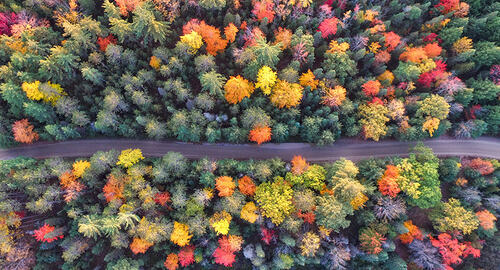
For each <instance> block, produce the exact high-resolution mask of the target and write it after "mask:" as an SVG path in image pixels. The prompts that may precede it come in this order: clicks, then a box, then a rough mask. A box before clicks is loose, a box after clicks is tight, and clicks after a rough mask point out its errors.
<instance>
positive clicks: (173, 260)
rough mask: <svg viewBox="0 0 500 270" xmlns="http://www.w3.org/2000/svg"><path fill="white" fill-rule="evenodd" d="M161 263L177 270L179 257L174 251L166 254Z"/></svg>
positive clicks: (169, 269) (170, 269) (171, 269)
mask: <svg viewBox="0 0 500 270" xmlns="http://www.w3.org/2000/svg"><path fill="white" fill-rule="evenodd" d="M163 265H164V266H165V267H166V268H167V269H168V270H177V268H179V257H178V256H177V254H175V253H170V254H168V256H167V258H166V259H165V262H164V263H163Z"/></svg>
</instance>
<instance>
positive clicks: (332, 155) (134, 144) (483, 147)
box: [0, 137, 500, 162]
mask: <svg viewBox="0 0 500 270" xmlns="http://www.w3.org/2000/svg"><path fill="white" fill-rule="evenodd" d="M424 144H425V145H427V146H429V147H431V148H432V149H433V150H434V153H435V154H436V155H438V156H441V157H444V156H478V157H484V158H495V159H500V139H499V138H491V137H480V138H477V139H475V140H455V139H448V138H445V139H433V140H427V141H424ZM413 145H415V142H399V141H393V140H390V141H389V140H388V141H380V142H370V141H362V140H356V139H341V140H338V141H337V142H335V144H333V145H331V146H325V147H318V146H314V145H311V144H305V143H281V144H263V145H260V146H259V145H255V144H226V143H217V144H209V143H203V144H194V143H182V142H176V141H148V140H126V139H87V140H72V141H64V142H39V143H35V144H31V145H24V146H19V147H14V148H9V149H0V160H5V159H12V158H15V157H18V156H25V157H33V158H49V157H87V156H91V155H92V154H93V153H95V152H97V151H107V150H111V149H117V150H123V149H127V148H140V149H142V152H143V154H144V155H145V156H149V157H159V156H163V155H165V154H166V153H167V152H169V151H174V152H180V153H182V154H183V155H184V156H185V157H187V158H190V159H198V158H203V157H209V158H211V159H223V158H234V159H267V158H274V157H279V158H281V159H283V160H290V159H292V157H293V156H294V155H302V156H303V157H304V158H306V159H307V160H308V161H317V162H321V161H333V160H337V159H339V158H342V157H343V158H347V159H350V160H353V161H358V160H362V159H367V158H370V157H386V156H407V155H408V149H409V148H410V147H411V146H413Z"/></svg>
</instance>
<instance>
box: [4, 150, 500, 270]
mask: <svg viewBox="0 0 500 270" xmlns="http://www.w3.org/2000/svg"><path fill="white" fill-rule="evenodd" d="M499 180H500V162H499V161H498V160H491V159H480V158H476V159H472V158H462V159H458V158H447V159H438V158H436V157H435V156H434V154H433V153H432V151H431V150H430V149H428V148H426V147H424V146H422V145H418V146H416V147H415V148H414V149H413V150H412V154H411V155H410V156H409V157H408V158H399V157H391V158H385V159H369V160H364V161H361V162H359V163H357V164H356V163H354V162H352V161H350V160H346V159H340V160H338V161H335V162H332V163H323V164H321V165H320V164H313V163H310V162H308V161H307V160H306V159H304V158H303V157H301V156H295V157H294V158H293V160H291V162H290V163H288V162H284V161H282V160H279V159H269V160H261V161H254V160H247V161H236V160H231V159H228V160H218V161H214V160H210V159H207V158H204V159H201V160H196V161H190V160H187V159H186V158H185V157H183V156H182V155H180V154H178V153H173V152H170V153H168V154H166V155H165V156H164V157H162V158H144V157H143V156H142V153H141V151H140V150H139V149H128V150H124V151H121V152H119V151H115V150H112V151H109V152H97V153H95V154H94V155H93V156H92V157H90V158H86V159H77V160H73V161H72V160H68V159H62V158H52V159H45V160H34V159H30V158H17V159H13V160H7V161H0V198H1V200H0V201H1V203H0V267H1V268H2V269H56V268H60V269H92V268H95V267H100V268H103V269H104V268H106V269H165V268H166V269H183V268H186V269H220V267H222V266H225V267H233V268H235V269H295V268H303V267H308V268H310V267H317V268H318V269H324V268H326V269H391V270H392V269H407V268H408V269H417V268H415V267H419V268H418V269H457V267H464V268H470V269H472V268H474V269H476V268H484V269H491V267H492V266H494V265H498V264H499V263H500V258H499V257H498V252H497V251H498V237H499V235H498V231H497V224H496V221H497V219H498V217H499V213H500V207H499V205H500V204H499V200H500V197H499V196H500V192H499V190H498V182H499ZM440 184H441V187H442V189H440ZM442 196H443V197H445V198H443V199H441V197H442ZM401 254H402V255H401ZM405 254H406V255H405ZM400 255H401V257H400Z"/></svg>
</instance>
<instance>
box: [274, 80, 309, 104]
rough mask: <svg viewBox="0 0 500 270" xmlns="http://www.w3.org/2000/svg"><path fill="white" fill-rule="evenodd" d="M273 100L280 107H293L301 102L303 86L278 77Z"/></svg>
mask: <svg viewBox="0 0 500 270" xmlns="http://www.w3.org/2000/svg"><path fill="white" fill-rule="evenodd" d="M270 99H271V102H272V103H273V104H274V105H275V106H276V107H278V108H283V107H287V108H291V107H295V106H297V105H299V104H300V100H301V99H302V86H300V85H299V84H298V83H289V82H287V81H283V80H280V79H278V82H277V83H276V85H275V86H274V88H273V92H272V94H271V97H270Z"/></svg>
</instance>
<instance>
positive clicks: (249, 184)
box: [238, 175, 257, 196]
mask: <svg viewBox="0 0 500 270" xmlns="http://www.w3.org/2000/svg"><path fill="white" fill-rule="evenodd" d="M256 188H257V187H256V186H255V183H254V182H253V181H252V178H250V177H249V176H247V175H245V176H243V177H241V178H240V179H239V180H238V189H239V190H240V192H241V193H242V194H245V195H248V196H253V195H254V194H255V189H256Z"/></svg>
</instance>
